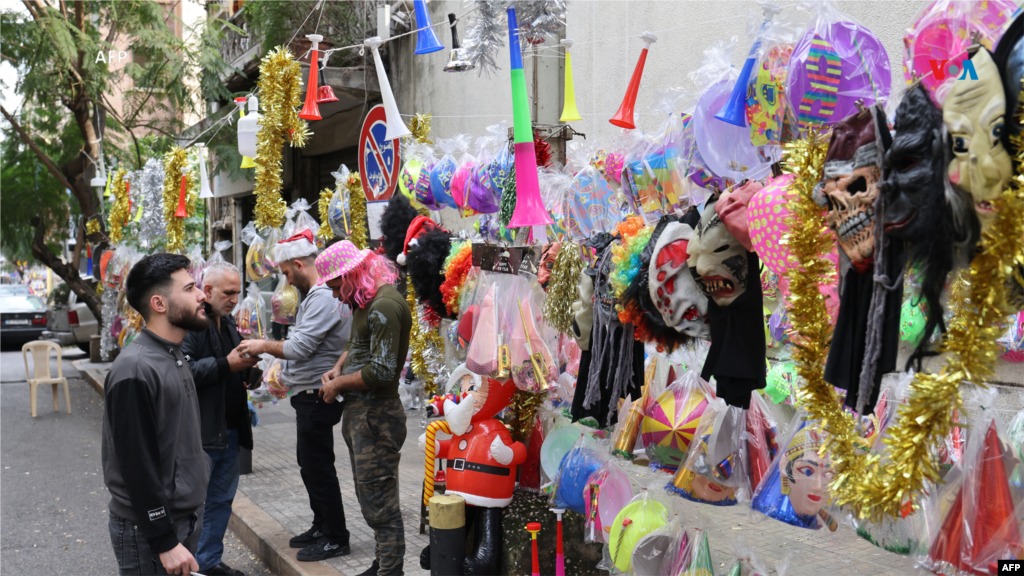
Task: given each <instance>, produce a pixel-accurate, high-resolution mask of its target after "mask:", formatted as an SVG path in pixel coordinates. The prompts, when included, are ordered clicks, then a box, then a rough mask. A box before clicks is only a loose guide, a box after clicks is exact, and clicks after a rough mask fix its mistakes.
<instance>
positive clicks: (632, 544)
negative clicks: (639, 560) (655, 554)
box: [608, 490, 669, 572]
mask: <svg viewBox="0 0 1024 576" xmlns="http://www.w3.org/2000/svg"><path fill="white" fill-rule="evenodd" d="M668 510H669V509H668V507H667V506H665V504H663V503H662V502H659V501H658V500H657V499H656V498H655V497H654V494H653V493H652V492H650V491H649V490H643V491H642V492H640V494H638V495H636V496H634V497H633V499H632V500H630V501H629V504H626V505H625V506H624V507H623V508H622V510H620V511H619V513H618V515H616V516H615V520H613V521H612V525H611V531H610V533H609V535H608V551H609V553H610V555H611V561H612V563H613V565H614V567H615V568H617V569H618V570H619V571H621V572H632V571H633V550H635V549H636V546H637V544H639V542H640V540H641V539H642V538H643V537H644V536H647V535H648V534H650V533H651V532H654V531H655V530H657V529H659V528H661V527H663V526H665V525H666V524H668Z"/></svg>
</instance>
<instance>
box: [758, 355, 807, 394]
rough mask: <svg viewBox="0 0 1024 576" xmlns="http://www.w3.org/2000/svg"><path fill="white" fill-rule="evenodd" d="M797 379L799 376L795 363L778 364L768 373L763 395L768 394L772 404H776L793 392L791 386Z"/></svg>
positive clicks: (787, 361) (788, 361)
mask: <svg viewBox="0 0 1024 576" xmlns="http://www.w3.org/2000/svg"><path fill="white" fill-rule="evenodd" d="M797 378H799V376H798V375H797V372H796V363H794V362H793V361H792V360H786V361H785V362H779V363H778V364H776V365H775V366H773V367H772V371H771V372H769V373H768V386H767V387H766V388H765V389H764V391H765V394H768V397H769V398H771V401H772V402H773V403H774V404H778V403H780V402H782V401H783V400H785V399H786V398H788V397H789V395H790V394H791V393H792V392H793V385H794V384H795V383H796V381H797Z"/></svg>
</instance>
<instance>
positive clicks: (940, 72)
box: [928, 60, 978, 80]
mask: <svg viewBox="0 0 1024 576" xmlns="http://www.w3.org/2000/svg"><path fill="white" fill-rule="evenodd" d="M928 64H929V65H930V66H931V67H932V76H934V77H935V79H936V80H945V79H946V78H956V79H957V80H966V79H968V78H969V79H971V80H977V79H978V73H977V72H976V71H975V70H974V62H971V61H970V60H964V61H962V62H960V64H959V65H957V63H956V62H950V61H949V60H929V61H928ZM957 76H959V78H957Z"/></svg>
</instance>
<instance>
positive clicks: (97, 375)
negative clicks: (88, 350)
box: [71, 360, 107, 396]
mask: <svg viewBox="0 0 1024 576" xmlns="http://www.w3.org/2000/svg"><path fill="white" fill-rule="evenodd" d="M86 364H90V362H89V361H88V360H73V361H72V362H71V365H72V366H74V367H75V370H78V372H79V373H81V374H82V377H83V378H84V379H85V381H86V382H88V383H89V385H90V386H92V387H93V389H94V390H96V393H97V394H99V395H100V396H103V381H104V380H106V378H107V375H106V370H98V369H96V368H87V367H85V365H86Z"/></svg>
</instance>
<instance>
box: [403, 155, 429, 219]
mask: <svg viewBox="0 0 1024 576" xmlns="http://www.w3.org/2000/svg"><path fill="white" fill-rule="evenodd" d="M426 146H427V145H425V144H420V143H418V142H413V143H411V144H408V145H406V146H405V148H404V150H403V151H402V154H403V155H404V157H405V164H403V165H402V171H401V172H400V173H399V175H398V190H399V192H401V193H402V195H404V196H405V197H406V198H408V199H409V203H410V204H412V207H413V208H415V209H417V210H419V209H421V208H425V206H423V204H422V203H421V202H420V201H419V200H418V199H417V198H416V186H417V185H418V184H419V181H420V178H421V177H422V175H423V167H424V155H425V152H426ZM427 178H428V180H429V178H430V172H427Z"/></svg>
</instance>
